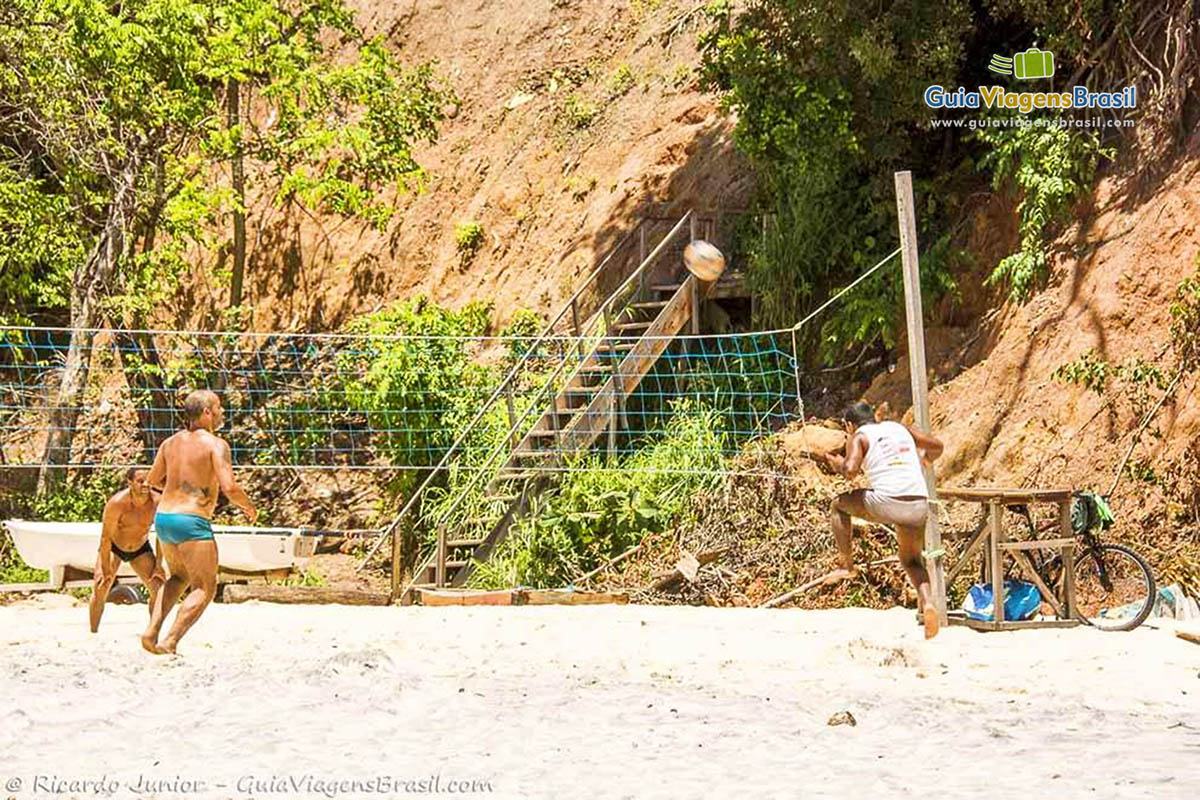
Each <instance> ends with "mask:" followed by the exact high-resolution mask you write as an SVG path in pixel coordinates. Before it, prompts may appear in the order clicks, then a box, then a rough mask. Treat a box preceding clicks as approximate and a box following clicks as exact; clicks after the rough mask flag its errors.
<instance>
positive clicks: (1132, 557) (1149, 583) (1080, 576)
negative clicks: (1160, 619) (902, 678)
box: [1075, 544, 1156, 631]
mask: <svg viewBox="0 0 1200 800" xmlns="http://www.w3.org/2000/svg"><path fill="white" fill-rule="evenodd" d="M1155 595H1156V589H1155V585H1154V573H1153V572H1151V571H1150V565H1149V564H1147V563H1146V561H1145V560H1144V559H1143V558H1142V557H1141V556H1139V555H1138V554H1137V553H1135V552H1133V551H1132V550H1130V549H1129V548H1128V547H1125V546H1123V545H1119V544H1101V545H1097V546H1096V547H1094V548H1089V549H1087V550H1083V551H1082V552H1079V553H1078V554H1077V555H1076V557H1075V606H1076V608H1077V609H1078V610H1079V613H1080V614H1082V615H1083V618H1084V619H1086V620H1087V622H1088V624H1090V625H1092V626H1093V627H1095V628H1099V629H1100V630H1103V631H1131V630H1133V629H1134V628H1136V627H1137V626H1138V625H1141V624H1142V623H1143V622H1145V621H1146V617H1148V616H1150V611H1151V610H1152V609H1153V608H1154V599H1155Z"/></svg>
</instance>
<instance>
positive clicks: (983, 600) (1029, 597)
mask: <svg viewBox="0 0 1200 800" xmlns="http://www.w3.org/2000/svg"><path fill="white" fill-rule="evenodd" d="M1041 604H1042V594H1041V592H1039V591H1038V588H1037V587H1036V586H1034V585H1033V584H1032V583H1029V582H1028V581H1005V582H1004V619H1006V620H1019V619H1031V618H1032V617H1033V616H1034V615H1035V614H1037V612H1038V608H1040V607H1041ZM994 605H995V601H994V600H993V599H992V585H991V584H990V583H977V584H975V585H974V586H972V587H971V590H970V591H969V592H967V596H966V598H965V599H964V600H963V605H962V608H963V611H965V612H967V616H968V617H970V618H971V619H980V620H987V621H989V622H990V621H992V620H994V619H995V609H994V608H993V606H994Z"/></svg>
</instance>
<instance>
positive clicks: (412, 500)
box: [356, 212, 690, 571]
mask: <svg viewBox="0 0 1200 800" xmlns="http://www.w3.org/2000/svg"><path fill="white" fill-rule="evenodd" d="M689 213H690V212H689ZM644 224H645V220H638V224H637V225H635V226H633V228H632V229H630V230H629V232H628V233H626V234H625V235H624V236H623V237H622V238H621V240H620V241H619V242H617V244H616V246H615V247H613V248H612V250H610V251H609V253H608V255H607V256H605V257H604V259H603V260H602V261H601V262H600V264H599V266H597V267H596V268H595V269H594V270H592V272H591V274H590V275H588V277H587V280H586V281H584V282H583V285H582V286H580V287H579V288H578V289H577V290H576V291H575V293H574V294H572V295H571V297H570V299H569V300H567V302H566V303H565V304H564V305H563V307H562V308H561V309H559V312H558V314H557V315H555V317H554V319H552V320H551V321H550V322H549V323H548V324H547V325H546V327H545V328H543V329H542V331H541V333H539V334H538V336H537V338H536V339H534V341H533V344H532V345H530V346H529V348H528V349H527V350H526V351H525V352H524V353H523V354H522V355H521V358H520V359H518V360H517V362H516V363H515V364H513V366H512V368H511V369H510V370H509V371H508V374H506V375H505V376H504V380H502V381H501V382H500V385H499V386H497V387H496V389H495V390H494V391H493V392H492V394H491V396H490V397H489V398H488V399H487V402H485V403H484V404H483V406H482V407H481V408H480V409H479V411H478V412H477V413H476V414H475V416H474V417H472V418H471V421H470V422H468V423H467V425H466V427H465V428H463V430H462V432H461V433H460V434H459V435H458V437H457V438H456V439H455V440H454V442H453V443H451V445H450V447H449V448H447V450H446V452H445V454H443V455H442V458H441V460H440V461H439V462H438V463H437V466H435V467H434V468H433V470H432V471H431V472H430V473H429V474H428V475H426V476H425V480H423V481H422V482H421V484H420V485H419V486H418V487H417V488H416V489H415V490H414V491H413V493H412V494H411V495H409V498H408V500H407V502H405V504H404V506H403V507H402V508H401V509H400V512H399V513H398V514H397V515H396V517H395V518H393V519H392V521H391V523H390V524H388V526H387V527H386V528H385V529H384V531H383V535H382V536H380V537H379V538H378V539H377V540H376V541H375V544H374V546H373V547H372V548H371V550H370V551H369V552H368V553H367V557H366V558H364V559H363V561H362V563H361V564H359V565H358V570H362V569H363V568H364V567H365V566H366V565H367V564H368V563H369V562H370V560H371V559H372V558H373V557H374V556H375V553H376V552H378V550H379V548H380V546H381V545H382V544H383V543H384V542H385V541H388V540H389V539H390V538H391V537H392V536H394V535H395V534H396V529H397V528H398V527H399V526H400V523H401V522H403V521H404V519H405V518H406V517H407V516H408V514H409V513H410V512H411V511H412V508H413V506H414V505H416V502H417V499H418V498H420V497H421V496H422V495H423V494H424V493H425V490H426V489H428V488H429V485H430V484H431V483H432V482H433V479H434V478H435V477H437V475H438V474H439V473H441V472H442V470H444V469H445V468H446V465H447V464H449V463H450V459H451V457H452V456H453V455H454V454H455V452H456V451H457V450H458V447H459V445H461V444H462V443H463V442H464V441H465V440H466V438H467V437H468V436H469V435H470V434H471V432H472V431H473V430H474V429H475V426H476V425H478V424H479V421H480V420H481V419H483V417H484V415H485V414H487V412H488V411H489V410H490V409H491V408H492V406H494V405H495V404H496V402H497V401H498V400H499V399H500V396H501V395H502V394H503V393H504V391H505V390H506V389H507V388H508V387H509V385H510V384H511V383H512V382H513V379H514V378H515V377H516V375H517V373H518V372H520V371H521V369H522V368H523V367H524V366H525V364H526V362H527V361H528V360H529V359H530V357H531V356H532V355H533V354H534V353H536V352H537V349H538V345H539V344H541V343H542V342H543V341H545V340H546V339H547V338H548V337H549V336H550V335H551V334H553V332H554V328H555V326H556V325H558V323H560V322H561V321H562V319H563V317H564V316H566V314H567V312H568V311H572V310H573V315H574V316H575V317H576V319H577V317H578V313H579V312H578V305H577V304H578V302H579V298H580V296H582V294H583V293H584V292H585V291H586V290H587V289H588V288H589V287H590V286H591V285H592V284H593V283H595V282H596V280H597V279H598V278H599V277H600V275H601V274H602V273H603V272H604V268H605V267H606V266H607V265H608V262H609V261H611V260H612V258H613V256H615V255H616V254H617V253H618V252H620V250H621V248H623V247H624V246H625V244H626V243H627V242H628V241H629V240H630V239H632V238H633V235H634V234H635V233H637V232H638V231H639V230H641V228H642V226H643V225H644ZM639 269H640V267H639ZM575 333H576V335H577V336H581V335H582V330H577V331H576V332H575ZM358 570H356V571H358Z"/></svg>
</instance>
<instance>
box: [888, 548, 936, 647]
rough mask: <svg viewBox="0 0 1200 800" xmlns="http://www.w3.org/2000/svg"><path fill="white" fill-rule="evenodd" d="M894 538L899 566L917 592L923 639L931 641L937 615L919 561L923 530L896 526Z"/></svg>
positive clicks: (924, 570)
mask: <svg viewBox="0 0 1200 800" xmlns="http://www.w3.org/2000/svg"><path fill="white" fill-rule="evenodd" d="M896 538H898V539H899V540H900V566H902V567H903V568H904V573H905V574H906V575H908V579H909V580H910V581H911V582H912V585H913V586H914V587H916V590H917V607H918V608H919V609H920V610H921V619H922V620H923V621H924V623H925V638H926V639H932V638H933V637H934V636H937V632H938V614H937V607H936V606H935V605H934V604H933V599H932V594H931V590H930V588H929V572H928V571H927V570H926V569H925V562H924V561H922V560H921V551H922V549H923V548H922V545H923V544H924V542H925V529H924V528H914V527H912V526H910V525H897V526H896Z"/></svg>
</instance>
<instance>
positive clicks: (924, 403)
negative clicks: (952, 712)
mask: <svg viewBox="0 0 1200 800" xmlns="http://www.w3.org/2000/svg"><path fill="white" fill-rule="evenodd" d="M895 182H896V211H897V219H898V222H899V225H900V259H901V262H902V264H903V268H904V316H905V320H906V322H907V325H906V327H907V329H908V365H909V379H910V381H911V383H912V405H913V414H914V416H915V418H916V420H915V421H916V423H917V427H918V428H920V429H921V430H922V431H924V432H925V433H929V432H930V431H929V375H928V373H927V372H926V369H925V317H924V312H923V310H922V307H921V268H920V263H919V262H918V257H917V213H916V206H915V204H914V202H913V189H912V173H911V172H909V171H908V170H904V171H902V172H897V173H896V175H895ZM924 473H925V484H926V486H927V487H928V489H929V499H931V500H935V501H936V500H937V497H938V495H937V491H936V484H937V481H936V475H935V474H934V471H933V467H932V466H926V467H925V469H924ZM925 553H927V554H930V555H926V556H925V563H926V566H927V568H928V570H929V589H930V594H932V595H933V602H934V605H935V606H936V608H937V613H938V619H939V620H940V621H941V623H942V624H943V625H944V624H946V576H945V573H944V569H945V567H944V565H943V564H944V556H943V550H942V536H941V529H940V528H939V527H938V519H937V515H936V514H930V515H929V516H928V517H927V518H926V520H925Z"/></svg>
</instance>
